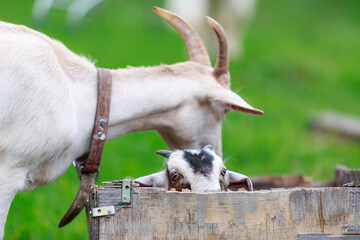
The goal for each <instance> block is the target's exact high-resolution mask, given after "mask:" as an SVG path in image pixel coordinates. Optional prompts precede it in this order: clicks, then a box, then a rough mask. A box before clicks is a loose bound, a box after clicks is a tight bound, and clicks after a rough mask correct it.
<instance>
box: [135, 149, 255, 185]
mask: <svg viewBox="0 0 360 240" xmlns="http://www.w3.org/2000/svg"><path fill="white" fill-rule="evenodd" d="M156 153H157V154H160V155H162V156H164V157H166V158H167V159H168V160H167V162H166V165H167V167H166V169H165V170H164V171H161V172H158V173H154V174H151V175H148V176H144V177H140V178H138V179H136V180H135V182H136V183H139V184H140V186H143V187H161V188H165V189H167V190H170V189H172V188H174V189H176V190H177V191H182V189H189V190H191V191H194V192H220V191H225V190H227V189H231V190H235V189H239V188H240V187H246V188H247V189H248V190H249V191H253V185H252V182H251V180H250V178H249V177H247V176H245V175H242V174H240V173H236V172H232V171H228V170H226V167H225V166H224V163H223V161H222V159H221V158H220V157H219V156H218V155H216V153H215V152H214V151H213V150H212V148H211V146H210V145H207V146H205V147H204V148H198V149H185V150H175V151H167V150H160V151H157V152H156Z"/></svg>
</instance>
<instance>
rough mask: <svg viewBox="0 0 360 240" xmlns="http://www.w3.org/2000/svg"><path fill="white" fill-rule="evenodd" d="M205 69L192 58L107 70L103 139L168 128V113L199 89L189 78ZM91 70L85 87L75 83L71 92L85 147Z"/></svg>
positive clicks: (91, 107)
mask: <svg viewBox="0 0 360 240" xmlns="http://www.w3.org/2000/svg"><path fill="white" fill-rule="evenodd" d="M189 68H190V69H189ZM192 68H193V69H192ZM199 69H200V70H201V71H198V70H199ZM185 70H187V71H185ZM195 70H197V71H195ZM207 71H208V70H207V69H204V67H202V66H200V65H198V64H196V63H193V62H185V63H179V64H174V65H170V66H166V65H162V66H157V67H136V68H135V67H132V68H126V69H117V70H111V74H112V80H113V86H112V96H111V107H110V121H109V129H108V136H107V140H111V139H114V138H117V137H119V136H122V135H124V134H127V133H130V132H134V131H145V130H151V129H153V130H160V129H164V128H166V129H171V127H172V125H171V124H172V121H171V117H172V113H174V111H177V109H178V108H181V107H182V106H183V105H184V104H186V103H187V102H189V101H193V100H194V98H195V97H196V95H197V94H198V93H199V89H201V82H199V81H196V80H193V79H199V76H198V75H197V74H194V72H199V73H198V74H203V73H204V72H207ZM210 71H211V70H210V69H209V72H210ZM94 74H95V73H93V77H92V78H93V81H90V83H88V84H87V87H86V88H84V87H83V86H84V85H83V84H81V85H80V86H78V89H79V90H78V91H77V93H78V94H76V93H75V94H74V95H76V96H75V98H78V99H77V100H76V101H75V102H77V104H78V106H77V107H76V108H77V112H80V113H79V114H78V116H79V128H82V129H80V130H79V131H80V132H83V133H85V135H83V137H82V140H80V142H81V143H80V142H79V143H80V144H82V145H83V146H84V145H86V147H85V148H87V146H88V144H89V143H90V141H89V137H90V136H91V134H92V128H93V123H94V116H95V110H96V99H97V96H96V93H97V91H96V86H97V83H96V81H97V80H96V77H95V75H94ZM75 89H76V88H75Z"/></svg>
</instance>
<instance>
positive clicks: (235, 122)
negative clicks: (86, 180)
mask: <svg viewBox="0 0 360 240" xmlns="http://www.w3.org/2000/svg"><path fill="white" fill-rule="evenodd" d="M32 4H33V1H21V0H12V1H1V2H0V19H1V20H3V21H8V22H12V23H17V24H23V25H26V26H29V27H31V28H34V29H37V30H39V31H42V32H44V33H46V34H47V35H49V36H51V37H53V38H55V39H58V40H60V41H62V42H64V44H65V45H66V46H68V47H69V48H70V49H71V50H73V51H74V52H76V53H78V54H82V55H85V56H88V57H89V58H90V59H93V60H96V61H97V63H98V64H97V66H100V67H108V68H119V67H125V66H126V65H134V66H139V65H158V64H160V63H166V64H171V63H175V62H179V61H184V60H187V53H186V50H185V46H184V44H183V42H182V40H181V38H180V37H179V35H178V34H177V33H176V32H175V31H172V30H170V28H169V27H167V26H166V24H165V23H164V21H163V20H162V19H160V18H159V17H158V16H156V15H155V14H154V13H153V12H152V10H151V6H152V5H159V6H162V1H160V2H159V1H139V0H134V1H125V0H118V1H110V0H108V1H104V2H103V3H102V4H101V5H99V6H98V7H96V8H95V9H93V10H92V11H91V12H89V13H88V15H87V16H86V18H85V19H84V21H83V22H82V24H81V26H77V27H70V28H69V27H68V26H67V25H66V22H65V13H64V12H63V11H61V10H51V11H50V13H49V15H48V20H47V22H44V23H42V24H41V25H36V24H34V23H33V20H32V16H31V8H32ZM359 13H360V2H359V1H358V0H348V1H336V0H318V1H312V0H294V1H287V0H276V1H275V0H272V1H268V0H262V1H261V0H260V1H259V2H258V6H257V11H256V16H255V18H254V19H253V21H252V22H251V24H250V26H249V28H248V32H247V37H246V41H245V49H246V53H245V56H244V57H243V59H241V60H240V61H232V62H231V66H230V70H231V74H232V89H233V90H234V91H236V92H237V93H239V94H240V95H241V96H242V97H243V98H244V99H245V100H246V101H247V102H249V103H250V104H252V105H253V106H255V107H258V108H260V109H262V110H264V111H265V114H264V115H263V116H260V117H258V116H253V115H246V114H243V113H233V112H231V113H228V115H227V117H226V118H225V121H224V124H223V150H224V157H226V158H228V161H227V167H228V168H229V169H232V170H235V171H239V172H242V173H244V174H247V175H250V176H255V175H275V174H297V173H299V174H306V175H309V176H313V178H314V179H316V180H330V179H332V178H333V172H334V167H335V165H336V164H344V165H347V166H349V167H353V168H354V167H359V165H360V148H359V142H355V141H351V140H344V139H341V138H339V136H336V135H335V134H323V133H319V132H313V131H311V130H310V129H309V123H310V120H311V119H312V117H313V116H314V114H317V113H319V112H321V111H323V110H335V111H339V112H342V113H346V114H351V115H357V116H360V107H359V100H360V67H359V64H360V55H359V53H360V41H359V39H360V14H359ZM214 41H215V38H214ZM213 58H214V57H213ZM162 148H165V149H166V145H165V144H164V143H163V142H162V140H161V139H160V137H159V136H158V135H157V133H156V132H143V133H133V134H129V135H127V136H124V137H121V138H119V139H117V140H114V141H111V142H109V143H107V144H106V147H105V150H104V158H103V163H102V166H101V170H102V171H101V174H100V178H99V180H98V183H100V182H101V181H107V180H113V179H122V178H125V177H127V176H132V177H138V176H140V175H144V174H148V173H152V172H155V171H158V170H160V169H161V168H162V167H163V166H164V164H163V159H162V158H161V157H160V156H156V155H155V154H154V152H155V151H156V150H158V149H162ZM78 186H79V181H78V180H77V178H76V173H75V170H74V169H73V168H72V167H71V168H70V169H69V171H68V172H67V173H66V174H65V175H64V176H62V177H61V178H59V179H58V180H56V181H55V182H54V183H52V184H49V185H47V186H43V187H40V188H38V189H36V190H34V191H32V192H24V193H19V194H18V195H17V196H16V198H15V200H14V202H13V204H12V207H11V209H10V213H9V216H8V220H7V224H6V229H5V239H87V227H86V219H85V216H84V214H83V213H82V214H81V216H80V217H78V218H76V219H75V220H74V221H73V222H72V223H71V224H70V225H68V226H66V227H64V228H62V229H58V228H57V224H58V223H59V220H60V218H61V217H62V215H63V214H64V213H65V211H66V210H67V208H68V207H69V206H70V204H71V201H72V200H73V198H74V196H75V194H76V191H77V189H78Z"/></svg>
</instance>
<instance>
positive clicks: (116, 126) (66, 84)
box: [0, 22, 251, 239]
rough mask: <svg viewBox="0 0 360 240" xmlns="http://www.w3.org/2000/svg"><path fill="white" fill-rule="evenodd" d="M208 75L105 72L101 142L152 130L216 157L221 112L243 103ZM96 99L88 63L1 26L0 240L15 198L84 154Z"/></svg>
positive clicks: (190, 70) (195, 67) (204, 70)
mask: <svg viewBox="0 0 360 240" xmlns="http://www.w3.org/2000/svg"><path fill="white" fill-rule="evenodd" d="M212 71H213V69H212V68H209V67H205V66H203V65H200V64H198V63H194V62H184V63H178V64H174V65H170V66H167V65H163V66H157V67H139V68H130V69H118V70H111V74H112V78H113V91H112V102H111V110H110V125H109V130H108V136H107V140H110V139H114V138H116V137H119V136H121V135H124V134H126V133H129V132H133V131H144V130H149V129H155V130H157V131H158V132H159V133H160V135H161V136H162V137H163V139H164V140H165V142H166V143H167V144H168V145H169V147H170V148H190V147H200V146H204V145H206V144H212V145H213V146H214V148H215V150H216V152H217V153H218V154H221V121H222V118H223V117H224V115H225V110H226V109H225V106H226V108H229V106H230V108H233V109H238V108H237V107H244V101H243V100H242V99H241V98H240V97H239V96H238V95H236V94H234V93H233V92H231V91H230V90H227V89H225V88H224V87H222V86H221V85H220V84H219V83H218V82H217V81H216V79H215V78H214V77H213V74H212ZM96 96H97V70H96V67H95V66H94V64H93V63H92V62H90V61H89V60H87V59H86V58H83V57H80V56H78V55H76V54H74V53H72V52H71V51H69V50H68V49H67V48H66V47H65V46H64V45H63V44H62V43H60V42H58V41H56V40H53V39H50V38H49V37H47V36H46V35H43V34H41V33H39V32H36V31H34V30H31V29H29V28H26V27H24V26H18V25H14V24H9V23H4V22H0V110H1V114H0V123H1V127H0V136H1V138H0V182H1V183H2V184H1V185H0V239H1V238H2V237H3V234H4V232H3V229H4V224H5V220H6V216H7V213H8V209H9V207H10V204H11V201H12V199H13V197H14V196H15V194H16V193H17V192H18V191H21V190H30V189H34V188H37V187H39V186H41V185H43V184H47V183H50V182H52V181H54V180H55V179H56V178H58V177H59V176H61V175H62V174H63V173H65V171H66V170H67V169H68V167H69V166H70V165H71V162H72V161H73V160H75V159H76V158H78V157H80V156H82V155H83V154H85V153H87V152H88V151H89V148H90V139H91V133H92V128H93V124H94V115H95V108H96V99H97V98H96ZM228 96H230V97H228ZM221 99H227V100H226V101H225V102H223V103H222V101H221ZM219 103H220V104H219ZM221 105H223V107H218V106H221ZM245 107H251V106H249V105H247V106H245Z"/></svg>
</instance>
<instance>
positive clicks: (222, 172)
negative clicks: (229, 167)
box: [221, 168, 226, 176]
mask: <svg viewBox="0 0 360 240" xmlns="http://www.w3.org/2000/svg"><path fill="white" fill-rule="evenodd" d="M225 174H226V169H225V168H223V169H222V170H221V175H223V176H225Z"/></svg>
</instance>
